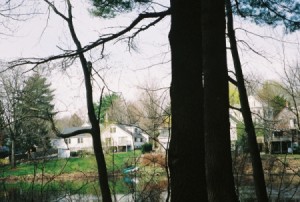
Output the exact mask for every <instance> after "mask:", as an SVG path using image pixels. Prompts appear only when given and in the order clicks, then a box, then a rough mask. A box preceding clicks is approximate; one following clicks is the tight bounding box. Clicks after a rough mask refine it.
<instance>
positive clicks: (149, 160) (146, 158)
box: [141, 154, 166, 168]
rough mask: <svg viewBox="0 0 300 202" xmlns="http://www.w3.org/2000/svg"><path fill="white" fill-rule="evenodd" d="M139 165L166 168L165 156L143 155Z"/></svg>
mask: <svg viewBox="0 0 300 202" xmlns="http://www.w3.org/2000/svg"><path fill="white" fill-rule="evenodd" d="M141 164H142V165H144V166H153V165H156V166H159V167H162V168H164V167H165V166H166V161H165V156H164V155H163V154H144V155H143V156H142V158H141Z"/></svg>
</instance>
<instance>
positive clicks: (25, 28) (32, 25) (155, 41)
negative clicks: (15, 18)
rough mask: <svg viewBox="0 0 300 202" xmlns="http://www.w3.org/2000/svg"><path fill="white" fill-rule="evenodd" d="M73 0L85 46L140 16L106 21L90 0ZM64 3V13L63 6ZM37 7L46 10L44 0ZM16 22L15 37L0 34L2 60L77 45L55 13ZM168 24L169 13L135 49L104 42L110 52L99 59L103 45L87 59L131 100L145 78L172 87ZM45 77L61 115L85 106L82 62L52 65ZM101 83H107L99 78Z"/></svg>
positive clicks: (142, 36)
mask: <svg viewBox="0 0 300 202" xmlns="http://www.w3.org/2000/svg"><path fill="white" fill-rule="evenodd" d="M73 2H75V3H74V4H73V16H74V24H75V30H76V32H77V34H78V37H79V39H80V41H81V43H82V45H83V46H84V45H86V44H89V43H90V42H92V41H95V40H96V39H97V38H98V37H99V36H100V35H102V34H105V33H112V32H114V31H116V30H120V29H122V28H124V27H126V26H127V25H129V24H130V23H131V22H132V21H133V19H134V18H135V17H136V16H137V15H136V13H129V14H125V15H121V16H118V17H116V18H115V19H110V20H104V19H100V18H97V17H93V16H91V15H90V13H89V11H88V9H89V5H88V4H87V3H86V2H87V1H84V0H81V1H73ZM61 8H62V9H63V10H62V12H64V6H63V5H61ZM39 11H40V12H42V13H46V12H47V7H46V6H45V4H44V5H43V4H42V3H41V5H40V7H39ZM12 25H13V24H12ZM17 25H18V26H16V25H15V24H14V26H12V28H14V29H15V31H14V33H13V37H10V36H3V37H2V39H0V52H1V58H3V59H6V60H10V59H14V58H16V57H43V56H49V55H54V54H58V53H61V52H60V50H59V48H62V49H72V48H74V45H73V42H72V40H71V39H70V35H69V30H68V28H67V26H66V24H65V22H64V21H63V20H62V19H61V18H60V17H58V16H57V15H55V14H54V13H53V12H51V13H50V16H48V15H46V14H40V15H38V16H35V17H33V18H32V19H30V20H27V21H25V22H19V23H18V24H17ZM169 26H170V22H169V18H166V19H165V20H163V21H162V22H161V23H160V24H159V25H157V26H155V27H152V28H151V29H150V30H148V31H146V32H144V33H141V34H140V35H138V36H137V37H136V38H135V40H134V42H135V45H136V46H135V50H133V49H131V51H130V52H129V51H128V50H129V48H128V46H127V43H126V41H120V42H118V43H110V44H107V45H106V46H105V52H104V53H105V54H106V55H107V57H106V58H105V59H104V60H102V61H97V59H98V58H99V55H100V50H99V49H98V50H95V51H90V52H88V53H87V54H86V56H87V58H88V60H91V61H93V62H95V63H94V67H95V68H96V69H100V68H101V69H103V71H101V74H102V76H103V77H104V78H105V81H106V84H107V85H108V88H109V89H110V90H112V91H114V92H121V93H122V95H123V96H124V98H125V99H128V100H133V99H135V98H136V95H137V91H138V90H137V89H138V87H142V86H143V85H145V83H146V82H152V81H151V80H155V83H157V85H158V86H160V87H168V86H169V84H170V63H169V62H168V61H169V60H170V56H169V45H168V38H167V35H168V31H169ZM112 27H115V28H114V29H112ZM58 47H59V48H58ZM162 63H164V64H162ZM155 64H157V65H155ZM47 76H48V79H49V82H51V83H52V88H53V89H54V90H55V105H56V109H57V110H59V111H63V112H67V113H62V114H70V113H74V112H78V111H85V108H86V107H85V106H86V105H85V90H84V85H83V76H82V71H81V68H80V66H79V65H76V64H74V65H73V66H72V67H70V68H69V69H68V70H67V71H66V72H64V73H61V72H60V71H57V70H54V71H52V72H51V74H48V75H47ZM96 83H97V82H94V84H95V88H94V92H95V93H94V97H95V101H97V98H98V97H99V92H100V89H99V86H98V85H96ZM98 83H100V87H103V84H101V82H100V80H99V79H98Z"/></svg>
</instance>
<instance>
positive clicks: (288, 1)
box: [232, 0, 300, 32]
mask: <svg viewBox="0 0 300 202" xmlns="http://www.w3.org/2000/svg"><path fill="white" fill-rule="evenodd" d="M232 5H234V6H233V12H234V13H235V14H237V15H240V16H242V17H245V18H247V19H250V20H251V21H253V22H255V23H256V24H260V25H271V26H274V27H275V26H278V25H284V26H285V28H286V31H288V32H294V31H296V30H298V29H299V28H300V2H299V1H297V0H281V1H278V0H276V1H263V0H237V1H232Z"/></svg>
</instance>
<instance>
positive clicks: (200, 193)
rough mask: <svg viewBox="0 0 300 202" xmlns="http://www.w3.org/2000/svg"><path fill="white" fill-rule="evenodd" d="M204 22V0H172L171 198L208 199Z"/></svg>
mask: <svg viewBox="0 0 300 202" xmlns="http://www.w3.org/2000/svg"><path fill="white" fill-rule="evenodd" d="M200 25H201V1H194V0H186V1H179V0H171V30H170V33H169V40H170V46H171V57H172V82H171V91H170V96H171V113H172V129H171V140H170V148H169V151H168V155H169V168H170V176H171V201H189V202H193V201H207V192H206V188H205V187H206V181H205V160H204V133H203V86H202V57H201V55H202V52H201V47H202V42H201V39H202V36H201V29H200Z"/></svg>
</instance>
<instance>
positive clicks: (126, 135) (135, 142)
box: [101, 124, 149, 152]
mask: <svg viewBox="0 0 300 202" xmlns="http://www.w3.org/2000/svg"><path fill="white" fill-rule="evenodd" d="M101 141H102V144H103V147H104V149H107V150H109V149H113V151H116V152H121V151H130V150H133V149H137V148H140V147H141V146H142V145H143V144H144V143H146V142H149V136H148V135H146V134H144V133H142V131H141V130H140V129H139V128H138V127H135V126H126V125H121V124H110V125H108V126H107V127H106V128H105V129H104V131H103V132H102V134H101Z"/></svg>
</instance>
